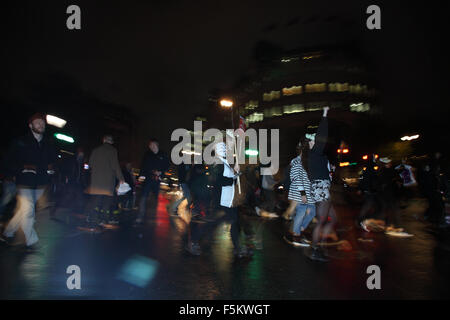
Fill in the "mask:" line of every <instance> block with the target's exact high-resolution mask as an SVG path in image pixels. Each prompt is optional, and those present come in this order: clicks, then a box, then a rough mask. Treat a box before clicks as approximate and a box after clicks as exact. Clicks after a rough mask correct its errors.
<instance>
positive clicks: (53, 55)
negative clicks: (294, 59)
mask: <svg viewBox="0 0 450 320" xmlns="http://www.w3.org/2000/svg"><path fill="white" fill-rule="evenodd" d="M70 4H77V5H79V6H80V7H81V19H82V29H81V30H79V31H71V30H68V29H67V28H66V19H67V17H68V15H67V14H66V8H67V6H69V5H70ZM370 4H378V5H379V6H380V7H381V11H382V30H375V31H370V30H367V29H366V18H367V16H368V15H367V14H366V13H365V11H366V8H367V6H368V5H370ZM2 6H5V5H4V4H3V3H2ZM441 17H442V18H441ZM1 19H2V25H3V27H2V29H1V32H2V48H1V56H0V57H1V62H0V63H1V70H2V77H1V80H0V97H2V98H7V99H8V101H17V103H28V104H31V105H32V104H33V103H36V102H39V101H38V100H39V99H44V100H45V101H48V102H49V103H53V104H58V105H61V108H64V105H63V104H64V99H66V98H65V97H64V95H58V94H53V93H52V92H55V91H59V90H61V86H62V87H64V86H67V87H73V88H69V89H67V90H69V91H70V90H72V91H74V92H77V91H82V92H86V93H88V94H90V95H93V96H95V97H97V98H98V99H101V100H104V101H108V102H112V103H117V104H121V105H124V106H126V107H128V108H130V109H131V110H133V111H134V112H135V113H136V114H137V115H138V116H139V118H140V119H143V120H142V121H143V132H142V134H143V135H146V136H156V137H157V138H159V139H161V140H168V139H169V138H170V134H171V132H172V130H173V129H175V128H178V127H186V128H191V127H192V125H193V124H192V120H193V117H194V115H195V114H198V113H202V112H204V111H205V110H206V106H207V97H208V91H209V90H211V89H213V88H219V89H228V88H230V87H232V86H233V84H234V83H235V81H236V80H238V78H239V77H240V76H241V75H242V74H243V73H244V72H245V71H246V70H247V69H248V67H249V66H250V65H251V64H252V62H253V61H252V52H253V48H254V47H255V45H256V44H257V43H258V42H260V41H266V42H270V43H273V44H274V45H277V46H280V47H282V48H283V49H286V50H289V49H294V48H298V47H310V46H317V45H327V44H333V43H341V42H345V41H355V42H356V43H357V44H358V46H359V49H360V50H361V52H362V53H363V55H364V57H365V59H367V61H368V62H369V63H370V65H371V66H373V70H375V72H374V74H373V77H374V78H375V79H376V80H377V82H378V84H379V87H380V89H381V91H382V103H383V105H384V108H385V112H386V113H385V115H386V116H385V121H386V124H390V125H394V126H401V127H403V126H404V127H405V128H408V126H412V125H413V124H416V123H417V124H420V125H423V128H427V127H428V128H430V130H431V129H433V130H434V129H436V127H438V128H439V127H440V126H441V125H439V124H443V123H444V122H443V119H444V118H445V117H446V116H447V115H448V111H446V110H448V108H447V107H445V106H444V101H445V104H447V101H448V89H446V88H447V84H446V83H445V81H444V82H443V80H441V79H442V75H443V74H445V72H444V69H445V67H448V61H447V58H446V52H445V51H444V45H445V43H444V42H445V41H444V39H445V38H446V35H447V32H446V30H445V29H444V28H445V27H446V23H445V17H444V11H443V10H442V8H439V7H438V6H435V5H433V4H432V2H427V3H426V6H425V4H424V3H422V4H420V5H419V4H415V3H414V2H413V3H411V2H403V1H376V2H372V1H361V0H356V1H298V0H297V1H242V0H241V1H216V0H214V1H171V0H164V1H114V2H112V1H52V2H46V1H29V2H27V1H18V2H15V3H14V4H10V5H9V7H3V9H2V17H1ZM447 38H448V37H447ZM62 91H64V90H62ZM36 92H44V93H43V94H41V95H36ZM42 95H47V96H46V97H45V98H43V97H42ZM67 99H70V97H67ZM430 114H433V116H430ZM436 114H437V115H439V116H438V117H436ZM435 121H436V122H435ZM435 124H438V125H437V126H436V125H435ZM441 129H442V128H441ZM436 130H437V129H436ZM442 131H443V132H444V131H446V130H442Z"/></svg>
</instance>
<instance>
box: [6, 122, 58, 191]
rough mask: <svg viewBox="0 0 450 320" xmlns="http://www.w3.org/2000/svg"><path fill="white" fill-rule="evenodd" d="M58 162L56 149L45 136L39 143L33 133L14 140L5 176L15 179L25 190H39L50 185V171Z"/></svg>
mask: <svg viewBox="0 0 450 320" xmlns="http://www.w3.org/2000/svg"><path fill="white" fill-rule="evenodd" d="M56 160H57V153H56V148H55V147H54V145H53V144H52V142H51V141H50V140H49V139H48V138H47V137H45V136H44V138H43V139H42V140H41V142H38V141H37V140H36V138H35V137H34V135H33V134H32V132H31V131H30V132H29V133H28V134H27V135H25V136H23V137H21V138H19V139H16V140H14V142H13V143H12V146H11V148H10V150H9V152H8V153H7V156H6V159H5V175H6V176H8V177H15V178H16V184H17V186H19V187H24V188H33V189H34V188H39V187H44V186H45V185H47V184H49V183H50V175H49V174H48V170H49V169H53V168H54V165H55V163H56Z"/></svg>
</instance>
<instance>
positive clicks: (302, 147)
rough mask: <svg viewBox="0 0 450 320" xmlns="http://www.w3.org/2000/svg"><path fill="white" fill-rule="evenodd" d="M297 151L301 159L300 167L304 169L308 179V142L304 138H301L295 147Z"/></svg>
mask: <svg viewBox="0 0 450 320" xmlns="http://www.w3.org/2000/svg"><path fill="white" fill-rule="evenodd" d="M297 151H298V154H299V155H300V157H301V159H302V167H303V169H305V171H306V174H307V175H308V177H309V164H308V155H309V140H308V139H306V138H302V140H300V142H299V144H298V145H297Z"/></svg>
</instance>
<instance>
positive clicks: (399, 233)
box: [385, 231, 414, 238]
mask: <svg viewBox="0 0 450 320" xmlns="http://www.w3.org/2000/svg"><path fill="white" fill-rule="evenodd" d="M385 234H387V235H388V236H392V237H398V238H410V237H413V236H414V235H413V234H410V233H408V232H404V231H386V232H385Z"/></svg>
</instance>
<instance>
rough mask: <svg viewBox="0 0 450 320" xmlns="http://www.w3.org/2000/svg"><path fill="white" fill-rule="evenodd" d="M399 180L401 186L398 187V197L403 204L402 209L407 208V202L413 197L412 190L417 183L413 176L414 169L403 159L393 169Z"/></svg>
mask: <svg viewBox="0 0 450 320" xmlns="http://www.w3.org/2000/svg"><path fill="white" fill-rule="evenodd" d="M395 170H396V171H397V172H398V174H399V176H400V178H401V179H402V185H401V187H400V197H401V199H402V202H403V204H402V205H401V207H402V208H405V207H407V206H408V201H409V200H410V199H411V198H412V197H413V195H414V191H413V188H415V187H416V186H417V181H416V178H415V175H414V170H415V169H414V168H413V167H412V166H410V165H409V164H408V163H407V159H406V158H403V159H402V163H401V164H399V165H398V166H396V167H395Z"/></svg>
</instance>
